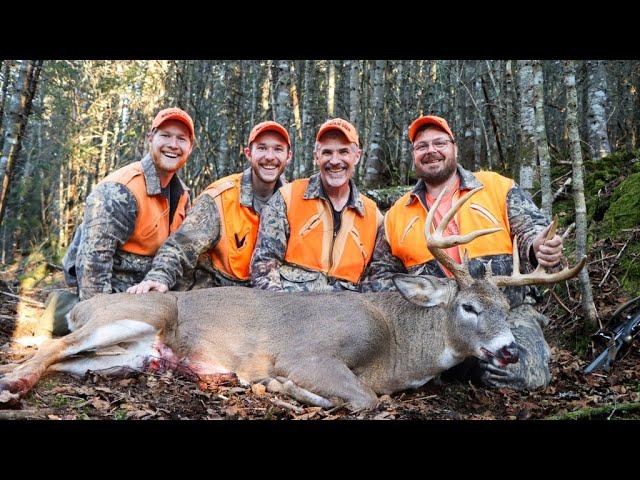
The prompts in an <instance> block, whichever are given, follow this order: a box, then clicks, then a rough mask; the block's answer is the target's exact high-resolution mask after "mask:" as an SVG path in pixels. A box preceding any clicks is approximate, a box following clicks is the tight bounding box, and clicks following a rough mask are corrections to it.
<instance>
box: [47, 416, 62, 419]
mask: <svg viewBox="0 0 640 480" xmlns="http://www.w3.org/2000/svg"><path fill="white" fill-rule="evenodd" d="M47 418H48V419H49V420H60V417H59V416H58V415H47Z"/></svg>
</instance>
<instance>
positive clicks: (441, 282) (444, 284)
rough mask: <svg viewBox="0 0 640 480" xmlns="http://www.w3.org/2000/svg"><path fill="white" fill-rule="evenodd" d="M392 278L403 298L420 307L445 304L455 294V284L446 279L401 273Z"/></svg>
mask: <svg viewBox="0 0 640 480" xmlns="http://www.w3.org/2000/svg"><path fill="white" fill-rule="evenodd" d="M392 279H393V283H394V284H395V286H396V288H397V289H398V291H399V292H400V293H401V294H402V296H403V297H404V298H405V299H407V300H408V301H409V302H411V303H413V304H415V305H419V306H421V307H435V306H438V305H446V304H447V303H449V301H450V300H451V299H452V298H453V295H454V294H455V288H456V287H455V284H454V283H452V282H451V281H449V280H448V279H441V278H436V277H432V276H425V277H421V276H418V275H405V274H401V273H398V274H396V275H394V276H393V277H392Z"/></svg>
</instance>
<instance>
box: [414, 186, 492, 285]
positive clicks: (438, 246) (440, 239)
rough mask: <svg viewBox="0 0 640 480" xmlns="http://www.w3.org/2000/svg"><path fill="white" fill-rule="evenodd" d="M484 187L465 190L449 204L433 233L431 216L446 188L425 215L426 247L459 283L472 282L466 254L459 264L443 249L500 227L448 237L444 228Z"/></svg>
mask: <svg viewBox="0 0 640 480" xmlns="http://www.w3.org/2000/svg"><path fill="white" fill-rule="evenodd" d="M482 188H484V187H478V188H474V189H473V190H471V191H469V192H467V193H466V194H465V195H464V196H462V197H461V198H460V199H459V200H458V201H457V202H456V203H455V204H454V205H452V206H451V208H450V209H449V211H448V212H447V213H446V214H445V215H444V216H443V217H442V220H441V221H440V224H439V225H438V227H437V228H436V229H435V231H434V232H433V234H431V224H432V223H433V218H434V216H435V212H436V210H438V207H439V206H440V202H441V201H442V197H444V194H445V193H446V191H447V189H446V188H445V189H443V190H442V192H440V195H438V198H437V199H436V201H435V202H434V204H433V205H432V206H431V208H430V209H429V213H428V215H427V221H426V222H425V226H424V234H425V236H426V238H427V248H429V251H430V252H431V253H432V255H433V256H434V257H435V259H436V260H438V262H440V263H441V264H442V265H443V266H444V267H446V268H447V270H449V271H450V272H451V273H452V274H453V276H454V278H455V279H456V282H458V284H459V285H471V283H473V278H472V277H471V274H470V273H469V266H468V260H467V257H466V254H465V255H464V256H463V263H462V265H460V264H459V263H457V262H456V261H455V260H454V259H453V258H451V257H450V256H449V255H447V254H446V253H445V251H444V250H443V249H445V248H450V247H453V246H456V245H463V244H466V243H469V242H470V241H472V240H474V239H476V238H478V237H480V236H482V235H488V234H490V233H493V232H497V231H498V230H502V227H496V228H486V229H483V230H476V231H474V232H470V233H467V234H466V235H450V236H448V237H444V236H443V234H444V229H445V227H446V226H447V225H448V224H449V222H450V221H451V219H452V218H453V216H454V215H455V214H456V212H457V211H458V210H460V207H461V206H462V205H463V204H464V203H465V202H466V201H467V200H469V198H471V196H472V195H474V194H475V193H476V192H478V191H479V190H481V189H482Z"/></svg>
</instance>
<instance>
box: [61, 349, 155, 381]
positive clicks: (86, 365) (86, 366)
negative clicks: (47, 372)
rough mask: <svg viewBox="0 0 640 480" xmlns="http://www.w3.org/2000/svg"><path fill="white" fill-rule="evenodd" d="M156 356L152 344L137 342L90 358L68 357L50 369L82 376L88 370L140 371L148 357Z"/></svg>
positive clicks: (100, 351)
mask: <svg viewBox="0 0 640 480" xmlns="http://www.w3.org/2000/svg"><path fill="white" fill-rule="evenodd" d="M152 356H157V350H156V349H155V348H154V347H153V343H152V342H148V341H145V340H143V341H138V342H133V343H131V344H128V345H127V348H120V349H118V350H116V349H113V348H108V349H107V350H106V351H102V350H98V351H96V352H95V354H94V355H91V356H80V357H70V358H69V360H65V361H63V362H60V363H56V364H53V365H52V366H51V367H50V369H51V370H52V371H56V372H64V373H69V374H71V375H76V376H83V375H84V374H86V373H87V372H88V371H89V370H91V371H95V372H100V371H105V372H111V373H117V372H119V371H126V370H142V369H143V368H144V366H145V364H146V360H147V359H148V358H149V357H152Z"/></svg>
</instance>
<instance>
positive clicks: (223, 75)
mask: <svg viewBox="0 0 640 480" xmlns="http://www.w3.org/2000/svg"><path fill="white" fill-rule="evenodd" d="M220 69H221V72H220V77H219V78H220V80H219V81H220V90H219V91H220V94H221V96H222V98H221V99H216V100H217V101H219V102H220V106H221V107H222V108H220V110H219V120H218V121H219V126H220V127H219V128H220V133H219V137H218V161H217V162H216V163H217V164H218V169H217V170H218V175H219V176H220V177H224V176H225V175H228V174H230V173H231V171H230V168H229V163H230V162H229V103H230V102H229V98H230V97H231V91H230V90H231V87H232V85H231V82H230V79H231V76H232V75H231V74H230V69H231V66H230V65H227V62H221V64H220Z"/></svg>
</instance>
